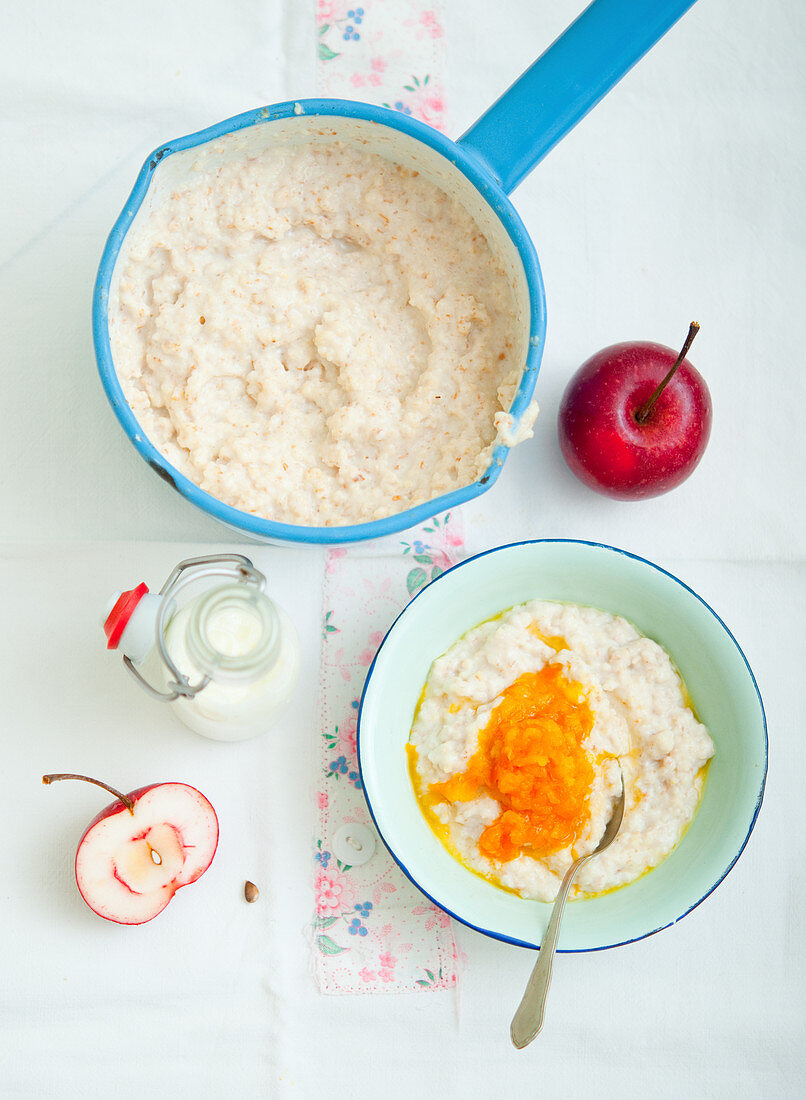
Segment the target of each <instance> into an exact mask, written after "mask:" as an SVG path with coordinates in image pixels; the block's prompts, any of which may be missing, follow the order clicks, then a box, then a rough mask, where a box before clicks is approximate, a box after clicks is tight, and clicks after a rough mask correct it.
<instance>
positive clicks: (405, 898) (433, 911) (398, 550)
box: [312, 513, 463, 993]
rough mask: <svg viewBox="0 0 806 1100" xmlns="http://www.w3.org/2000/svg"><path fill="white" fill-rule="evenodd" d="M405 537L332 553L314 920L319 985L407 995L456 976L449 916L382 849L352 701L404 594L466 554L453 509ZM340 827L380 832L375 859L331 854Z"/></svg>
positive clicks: (451, 983) (323, 679) (323, 677)
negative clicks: (381, 549)
mask: <svg viewBox="0 0 806 1100" xmlns="http://www.w3.org/2000/svg"><path fill="white" fill-rule="evenodd" d="M404 536H405V537H404V538H403V539H401V540H400V541H395V542H393V541H392V540H387V542H386V544H385V545H387V546H391V549H389V550H387V552H386V554H385V555H384V556H379V555H378V546H377V544H376V546H375V548H374V550H375V555H378V556H373V553H372V549H373V548H369V550H361V549H355V550H350V551H349V552H348V551H347V550H342V549H339V550H331V552H330V554H329V555H328V561H327V566H326V573H325V585H324V605H323V606H324V611H323V629H322V633H323V638H322V675H321V683H320V716H321V726H320V735H321V736H320V747H319V755H318V759H319V782H318V784H317V787H316V799H317V806H318V835H317V838H316V845H315V849H314V853H313V863H314V891H315V896H316V910H315V913H314V917H313V921H312V930H313V946H314V959H315V970H316V977H317V980H318V982H319V987H320V989H321V990H322V992H324V993H361V992H366V993H378V992H384V993H404V992H417V991H421V990H425V989H446V988H449V987H451V986H454V985H455V984H456V977H457V953H456V945H455V943H454V938H453V930H452V927H451V920H450V917H448V915H447V914H446V913H444V912H443V911H442V910H441V909H439V908H437V907H436V906H435V905H433V904H432V903H431V902H430V901H429V900H428V899H427V898H426V897H425V896H424V895H423V894H421V893H420V892H419V890H417V889H416V887H414V886H412V884H411V883H410V882H409V880H408V879H407V878H406V876H405V875H404V874H403V872H402V871H401V870H400V869H399V868H398V866H397V864H396V863H395V862H394V860H393V859H392V857H391V856H390V855H389V853H388V852H387V851H386V848H385V847H384V846H383V843H382V842H381V840H380V838H379V837H378V836H377V833H376V832H375V829H374V826H373V825H372V821H371V819H370V815H369V810H368V809H367V804H366V802H365V800H364V795H363V791H362V788H361V778H360V775H359V772H358V759H357V754H356V720H357V716H358V702H359V698H360V696H361V690H362V688H363V685H364V680H365V678H366V674H367V670H368V668H369V665H370V664H371V663H372V659H373V657H374V656H375V653H376V651H377V649H378V646H379V645H380V643H381V641H382V639H383V637H384V635H385V633H386V631H387V630H388V629H389V627H390V626H391V625H392V623H393V622H394V620H395V619H396V618H397V615H398V614H399V612H400V611H401V609H402V608H403V607H404V606H405V605H406V604H407V603H408V601H409V600H410V599H411V597H412V596H414V595H416V594H417V592H419V591H420V589H421V588H423V587H424V586H425V585H426V584H428V583H429V582H430V581H431V580H434V579H435V578H436V577H438V576H439V575H440V574H441V573H443V572H444V571H445V570H446V569H448V568H450V566H452V565H455V564H456V562H457V561H459V560H460V558H461V556H462V546H463V540H462V535H461V531H460V521H459V519H458V517H457V516H455V514H453V513H448V514H446V515H444V516H441V517H440V516H437V517H435V518H434V519H433V520H431V521H430V522H429V523H427V524H425V525H423V526H422V527H419V528H415V529H414V530H413V531H411V532H404ZM401 766H404V764H403V762H402V760H401ZM345 825H358V826H363V827H365V828H369V829H370V830H371V832H372V835H373V836H374V838H375V841H376V847H375V852H374V855H373V856H372V858H371V859H369V860H368V862H366V863H364V864H363V865H361V866H355V865H351V864H349V863H347V862H344V861H343V860H341V861H340V860H339V859H338V858H336V855H335V853H334V851H333V849H334V846H335V847H338V844H336V845H334V843H333V840H334V837H336V838H337V837H338V834H339V830H341V829H343V828H344V826H345ZM341 854H342V856H343V855H344V851H342V853H341Z"/></svg>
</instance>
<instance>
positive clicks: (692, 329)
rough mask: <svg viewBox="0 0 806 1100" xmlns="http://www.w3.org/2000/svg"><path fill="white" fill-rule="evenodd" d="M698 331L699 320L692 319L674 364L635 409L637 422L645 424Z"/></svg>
mask: <svg viewBox="0 0 806 1100" xmlns="http://www.w3.org/2000/svg"><path fill="white" fill-rule="evenodd" d="M699 331H700V324H699V321H692V322H691V324H690V325H689V327H688V336H687V337H686V342H685V344H683V346H682V348H681V349H680V354H679V355H678V357H677V359H675V361H674V364H673V365H672V367H671V368H670V370H669V373H668V374H667V375H666V377H665V378H664V379H663V381H662V382H661V383H660V385H659V386H658V387H657V388H656V389H655V390H653V392H652V393H651V394H650V395H649V397H648V398H647V399H646V401H645V402H644V403H643V405H641V407H640V408H639V409H637V410H636V412H635V419H636V420H637V421H638V423H639V424H645V423H646V421H647V420H648V419H649V414H650V413H651V412H652V410H653V409H654V408H655V403H656V401H657V400H658V398H659V397H660V395H661V394H662V393H663V391H664V390H665V389H666V387H667V385H668V384H669V382H671V380H672V375H673V374H674V373H675V371H676V370H677V368H678V367H679V366H680V364H681V363H682V362H683V360H684V359H685V358H686V356H687V355H688V349H689V348H690V347H691V345H692V344H693V343H694V337H695V336H696V335H697V333H698V332H699Z"/></svg>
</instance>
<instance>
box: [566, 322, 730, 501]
mask: <svg viewBox="0 0 806 1100" xmlns="http://www.w3.org/2000/svg"><path fill="white" fill-rule="evenodd" d="M698 327H699V326H696V324H695V325H692V328H691V330H690V332H689V339H688V340H687V341H686V344H685V345H684V349H683V352H681V354H680V355H678V354H677V352H675V351H673V350H672V349H671V348H667V347H664V346H663V345H662V344H653V343H648V342H632V343H623V344H613V345H612V346H611V347H608V348H604V349H603V350H602V351H600V352H597V354H596V355H594V356H592V357H591V358H590V359H588V360H587V362H585V363H583V364H582V366H581V367H580V368H579V370H578V371H577V372H576V373H575V374H574V375H573V377H572V378H571V381H570V382H569V383H568V386H567V388H566V390H565V393H564V395H563V399H562V402H561V405H560V415H559V422H558V430H559V439H560V447H561V449H562V453H563V456H564V458H565V460H566V462H567V463H568V465H569V467H570V468H571V470H572V471H573V473H575V474H576V476H577V477H578V478H579V479H580V481H582V482H584V484H586V485H588V486H589V487H590V488H591V489H595V490H596V491H597V492H600V493H604V494H606V495H607V496H611V497H616V498H618V499H621V500H640V499H642V498H646V497H653V496H658V495H659V494H660V493H666V492H668V491H669V490H670V489H674V488H675V487H676V486H677V485H679V484H680V483H681V482H682V481H684V480H685V479H686V478H687V477H688V476H689V474H690V473H691V472H692V470H694V468H695V466H696V465H697V463H698V462H699V461H700V459H701V458H702V455H703V452H704V451H705V447H706V445H707V443H708V438H709V436H710V434H711V420H712V410H711V396H710V394H709V392H708V387H707V385H706V384H705V380H704V379H703V377H702V375H701V374H700V373H699V372H698V371H697V370H696V368H695V367H694V366H692V364H691V363H689V362H688V360H687V359H685V358H682V356H684V355H685V352H686V351H687V350H688V347H689V346H690V344H691V340H692V339H693V338H694V335H696V331H697V328H698ZM677 360H679V363H678V365H677V367H676V369H674V371H673V373H671V372H672V370H673V368H674V367H675V363H676V361H677ZM670 373H671V377H668V380H667V382H666V385H665V386H664V387H663V388H662V389H661V390H660V392H659V393H657V391H658V390H659V388H660V387H661V384H662V383H663V381H664V379H665V378H667V376H668V375H670ZM655 394H656V396H655V400H654V401H652V402H651V398H652V397H653V395H655ZM650 403H651V407H649V408H648V406H650ZM647 409H648V411H647ZM642 412H643V413H646V416H645V419H642V418H641V414H642Z"/></svg>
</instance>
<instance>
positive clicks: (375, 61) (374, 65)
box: [367, 57, 386, 88]
mask: <svg viewBox="0 0 806 1100" xmlns="http://www.w3.org/2000/svg"><path fill="white" fill-rule="evenodd" d="M369 67H370V69H371V70H372V72H371V73H370V74H369V76H368V77H367V80H368V81H369V83H370V84H371V85H372V86H373V88H378V87H380V85H381V84H382V83H383V74H384V72H385V71H386V59H385V58H383V57H373V58H371V59H370V62H369Z"/></svg>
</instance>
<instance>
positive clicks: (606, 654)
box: [408, 600, 714, 901]
mask: <svg viewBox="0 0 806 1100" xmlns="http://www.w3.org/2000/svg"><path fill="white" fill-rule="evenodd" d="M408 749H409V762H410V770H411V774H412V781H413V784H414V788H415V792H416V794H417V798H418V800H419V802H420V806H421V808H422V810H423V812H424V813H425V815H426V818H427V819H428V821H429V824H430V825H431V827H432V828H433V829H434V831H435V833H436V834H437V836H438V837H439V838H440V840H442V842H443V843H444V844H445V845H446V847H447V848H448V849H449V850H450V851H451V852H452V854H453V855H455V856H456V857H457V858H458V859H459V860H460V861H461V862H462V863H463V864H464V865H465V866H467V867H468V868H470V869H471V870H473V871H475V872H477V873H478V874H480V875H482V876H484V877H485V878H487V879H489V880H490V881H492V882H493V883H494V884H495V885H497V886H500V887H503V888H504V889H507V890H510V891H513V892H515V893H517V894H520V895H521V896H522V897H525V898H533V899H536V900H538V901H552V900H553V899H554V897H555V896H556V894H557V891H558V889H559V886H560V882H561V881H562V877H563V875H564V874H565V872H566V870H567V869H568V867H569V866H570V864H571V862H572V861H573V860H574V859H576V858H578V857H579V856H582V855H586V854H587V853H589V852H591V851H593V849H594V848H595V847H596V845H597V844H598V842H599V840H600V839H601V836H602V834H603V832H604V829H605V826H606V825H607V822H608V820H609V819H610V816H611V812H612V807H613V804H614V801H615V799H616V798H617V797H618V795H619V794H620V792H621V778H620V773H621V774H623V776H624V787H625V795H626V805H625V813H624V822H623V824H622V826H621V830H620V832H619V835H618V836H617V838H616V840H615V841H614V842H613V844H612V845H611V846H610V847H609V848H608V849H607V850H606V851H605V852H603V853H602V854H601V855H599V856H597V857H596V859H594V860H591V862H590V863H588V864H587V865H586V866H585V867H584V868H583V869H582V870H581V871H580V872H579V874H578V876H577V880H576V883H575V885H574V887H573V889H572V896H576V897H579V896H585V895H591V894H599V893H602V892H604V891H607V890H611V889H614V888H616V887H619V886H623V885H625V884H627V883H628V882H632V881H633V880H634V879H636V878H637V877H638V876H639V875H641V874H643V873H644V872H645V871H647V870H649V869H650V868H652V867H654V866H655V865H656V864H658V863H659V862H660V861H661V860H662V859H663V858H664V857H665V856H667V855H668V854H669V853H670V852H671V850H672V849H673V848H674V846H675V845H676V844H677V843H678V841H679V840H680V838H681V836H682V834H683V832H684V831H685V829H686V826H687V825H688V824H689V822H690V821H691V819H692V818H693V816H694V814H695V812H696V810H697V806H698V803H699V798H700V795H701V793H702V787H703V783H704V780H705V770H706V765H707V763H708V761H709V760H710V758H711V757H712V756H713V752H714V746H713V742H712V740H711V738H710V736H709V734H708V731H707V730H706V728H705V727H704V726H703V725H702V724H701V723H700V722H699V721H698V720H697V718H696V717H695V715H694V713H693V711H692V709H691V707H690V706H689V704H688V702H687V698H686V692H685V687H684V685H683V683H682V681H681V679H680V676H679V674H678V672H677V670H676V669H675V667H674V665H673V664H672V661H671V659H670V658H669V655H668V654H667V653H666V651H665V650H664V649H663V648H662V647H661V646H659V645H658V644H657V643H656V642H653V641H652V640H651V639H649V638H646V637H644V636H643V635H641V634H639V632H638V631H637V630H636V629H635V627H634V626H632V625H631V624H630V623H628V622H627V621H626V620H625V619H622V618H619V617H616V616H613V615H611V614H609V613H607V612H604V611H599V610H596V609H595V608H591V607H581V606H579V605H576V604H564V603H551V602H546V601H540V600H533V601H531V602H529V603H525V604H521V605H519V606H518V607H514V608H511V609H510V610H508V611H505V612H504V613H503V614H501V615H499V616H498V617H496V618H495V619H492V620H489V621H487V622H484V623H482V624H481V625H480V626H477V627H475V628H474V629H473V630H471V631H469V632H468V633H467V634H466V635H464V637H462V638H460V639H459V641H457V642H456V643H455V644H454V645H453V646H452V647H451V648H450V649H449V650H448V651H447V653H445V654H444V655H443V656H442V657H440V658H438V659H437V660H436V661H435V662H434V664H433V666H432V668H431V671H430V673H429V676H428V680H427V682H426V685H425V688H424V691H423V696H422V699H421V702H420V705H419V707H418V710H417V714H416V716H415V721H414V725H413V728H412V731H411V736H410V742H409V746H408Z"/></svg>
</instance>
